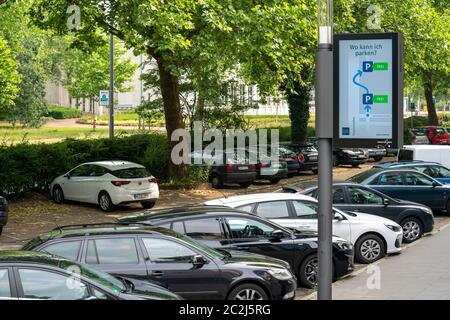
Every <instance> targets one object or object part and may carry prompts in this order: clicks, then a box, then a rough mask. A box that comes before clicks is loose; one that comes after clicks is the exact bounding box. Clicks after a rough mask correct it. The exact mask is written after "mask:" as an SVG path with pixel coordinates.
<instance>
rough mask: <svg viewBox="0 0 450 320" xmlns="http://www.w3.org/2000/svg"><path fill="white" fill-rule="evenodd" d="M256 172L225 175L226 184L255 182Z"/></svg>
mask: <svg viewBox="0 0 450 320" xmlns="http://www.w3.org/2000/svg"><path fill="white" fill-rule="evenodd" d="M255 179H256V172H240V173H227V174H225V175H224V182H225V183H239V182H253V181H254V180H255Z"/></svg>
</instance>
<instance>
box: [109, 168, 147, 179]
mask: <svg viewBox="0 0 450 320" xmlns="http://www.w3.org/2000/svg"><path fill="white" fill-rule="evenodd" d="M111 174H112V175H114V176H115V177H117V178H120V179H136V178H147V177H150V173H149V172H148V171H147V169H145V168H128V169H120V170H115V171H112V172H111Z"/></svg>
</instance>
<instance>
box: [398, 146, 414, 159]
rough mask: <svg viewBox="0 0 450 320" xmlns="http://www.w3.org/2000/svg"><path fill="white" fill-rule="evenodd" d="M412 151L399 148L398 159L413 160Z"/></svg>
mask: <svg viewBox="0 0 450 320" xmlns="http://www.w3.org/2000/svg"><path fill="white" fill-rule="evenodd" d="M413 158H414V152H413V151H412V150H406V149H400V150H399V152H398V161H412V160H414V159H413Z"/></svg>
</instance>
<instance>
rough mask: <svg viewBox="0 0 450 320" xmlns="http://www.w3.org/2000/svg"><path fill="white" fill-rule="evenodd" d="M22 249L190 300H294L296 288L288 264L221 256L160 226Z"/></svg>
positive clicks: (82, 232) (71, 235)
mask: <svg viewBox="0 0 450 320" xmlns="http://www.w3.org/2000/svg"><path fill="white" fill-rule="evenodd" d="M23 249H24V250H33V251H47V252H50V253H53V254H56V255H60V256H63V257H66V258H69V259H73V260H76V261H79V262H83V263H86V264H89V265H90V266H92V267H94V268H96V269H100V270H102V271H105V272H108V273H110V274H112V275H114V276H120V277H126V278H127V279H128V280H129V281H130V282H131V283H134V282H135V281H151V282H154V283H155V284H157V285H160V286H162V287H165V288H168V289H169V290H170V291H172V292H174V293H176V294H179V295H180V296H182V297H183V298H187V299H230V300H236V299H237V300H245V299H248V300H267V299H274V300H275V299H277V300H278V299H292V298H294V295H295V289H296V287H297V284H296V279H295V277H294V276H293V275H292V273H291V271H290V269H289V265H288V264H287V263H285V262H284V261H281V260H277V259H273V258H269V257H264V256H261V255H252V254H249V253H242V252H239V251H238V252H219V251H217V250H214V249H211V248H209V247H207V246H205V245H203V244H201V243H199V242H197V241H195V240H193V239H192V238H189V237H187V236H184V235H180V234H177V233H176V232H174V231H171V230H167V229H164V228H161V227H149V226H142V225H120V224H119V225H118V224H105V225H102V224H100V225H78V226H66V227H59V228H57V229H54V230H52V231H50V232H47V233H43V234H41V235H40V236H39V237H37V238H35V239H33V240H31V241H30V242H29V243H28V244H27V245H25V246H24V248H23Z"/></svg>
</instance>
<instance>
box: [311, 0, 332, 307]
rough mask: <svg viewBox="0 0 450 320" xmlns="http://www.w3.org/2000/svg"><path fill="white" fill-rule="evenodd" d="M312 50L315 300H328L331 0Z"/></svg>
mask: <svg viewBox="0 0 450 320" xmlns="http://www.w3.org/2000/svg"><path fill="white" fill-rule="evenodd" d="M317 3H318V8H319V11H318V14H319V15H318V17H319V19H318V24H319V28H318V36H319V46H318V50H317V53H316V84H315V93H316V95H315V97H316V113H317V114H316V134H317V138H318V141H319V177H318V179H319V183H318V186H319V228H318V229H319V250H318V278H317V279H318V288H317V298H318V300H331V299H332V293H331V284H332V279H333V262H332V254H333V252H332V222H333V211H332V200H333V199H332V182H333V51H332V50H333V47H332V42H333V0H318V1H317Z"/></svg>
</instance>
